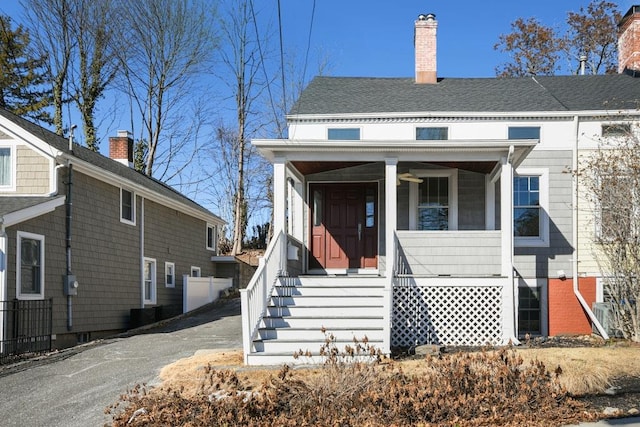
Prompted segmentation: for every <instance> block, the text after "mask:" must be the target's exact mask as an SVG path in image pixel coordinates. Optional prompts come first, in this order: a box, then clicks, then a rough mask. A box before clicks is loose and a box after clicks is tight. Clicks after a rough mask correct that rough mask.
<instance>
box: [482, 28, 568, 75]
mask: <svg viewBox="0 0 640 427" xmlns="http://www.w3.org/2000/svg"><path fill="white" fill-rule="evenodd" d="M511 29H512V30H513V31H512V32H511V33H510V34H501V35H500V37H499V39H498V40H499V41H498V43H497V44H496V45H495V46H494V49H497V50H500V51H501V52H508V53H509V54H510V56H511V62H507V63H505V64H503V65H501V66H499V67H496V74H497V75H498V76H499V77H522V76H541V75H552V74H555V73H556V71H557V70H558V60H559V59H560V55H559V53H558V52H559V50H560V49H561V48H562V40H561V39H560V38H559V37H558V34H557V31H556V30H555V29H553V28H552V27H547V26H545V25H542V24H541V23H540V22H538V20H537V19H535V18H529V19H527V20H525V19H523V18H518V19H517V20H516V21H515V22H513V23H511Z"/></svg>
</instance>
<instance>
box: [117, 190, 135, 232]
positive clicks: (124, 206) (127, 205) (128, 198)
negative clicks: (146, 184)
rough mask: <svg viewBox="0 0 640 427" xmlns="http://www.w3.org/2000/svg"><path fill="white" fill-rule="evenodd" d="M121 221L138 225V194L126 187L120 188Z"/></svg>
mask: <svg viewBox="0 0 640 427" xmlns="http://www.w3.org/2000/svg"><path fill="white" fill-rule="evenodd" d="M120 221H121V222H124V223H125V224H131V225H136V195H135V193H134V192H133V191H129V190H126V189H124V188H121V189H120Z"/></svg>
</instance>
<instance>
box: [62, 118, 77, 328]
mask: <svg viewBox="0 0 640 427" xmlns="http://www.w3.org/2000/svg"><path fill="white" fill-rule="evenodd" d="M75 128H76V126H75V125H73V126H71V129H70V132H69V151H70V152H71V154H73V130H74V129H75ZM68 170H69V174H68V176H67V198H66V200H65V207H66V244H67V245H66V246H67V247H66V249H67V250H66V261H67V276H66V278H65V284H64V286H65V292H66V294H67V331H71V330H72V329H73V303H72V300H73V297H72V296H71V292H69V288H68V286H69V284H68V281H69V280H70V279H69V278H70V277H71V276H72V274H71V219H72V215H71V213H72V209H71V208H72V207H73V203H72V200H71V195H72V186H73V163H71V162H69V167H68Z"/></svg>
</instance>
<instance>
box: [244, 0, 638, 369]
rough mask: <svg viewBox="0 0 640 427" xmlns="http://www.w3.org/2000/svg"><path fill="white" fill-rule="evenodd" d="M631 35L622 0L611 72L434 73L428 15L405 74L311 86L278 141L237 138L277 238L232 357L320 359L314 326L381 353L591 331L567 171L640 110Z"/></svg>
mask: <svg viewBox="0 0 640 427" xmlns="http://www.w3.org/2000/svg"><path fill="white" fill-rule="evenodd" d="M639 24H640V8H639V7H637V6H636V7H634V8H632V9H631V10H630V11H629V13H628V14H627V15H626V16H625V18H624V21H623V24H621V27H620V28H621V34H620V42H621V46H620V49H619V50H620V52H621V53H625V52H626V53H625V54H621V55H620V59H621V61H623V62H622V63H621V64H620V73H619V74H615V75H590V76H586V75H575V76H558V77H525V78H443V77H438V76H437V69H436V30H437V25H438V24H437V21H436V19H435V16H434V15H432V14H428V15H420V16H419V18H418V19H417V20H416V21H415V77H414V78H375V77H360V78H348V77H335V78H332V77H317V78H315V79H314V80H313V81H312V82H311V83H310V84H309V85H308V87H307V88H306V89H305V90H304V91H303V92H302V94H301V96H300V98H299V99H298V101H297V103H296V104H295V106H294V107H293V108H292V110H291V112H290V114H289V115H288V117H287V119H288V138H287V139H282V140H254V141H253V144H254V145H255V146H256V147H258V149H259V150H260V152H261V153H262V154H263V155H264V156H265V157H266V158H268V159H269V160H270V161H271V163H272V164H273V174H274V231H275V233H274V236H275V237H274V239H273V240H272V242H271V244H270V246H269V248H268V250H267V251H266V253H265V257H264V259H263V260H262V264H261V266H260V267H259V269H258V270H257V272H256V275H255V276H254V278H253V280H252V282H251V283H250V285H249V286H248V288H247V290H245V291H243V292H242V303H243V334H244V335H243V336H244V352H245V361H246V363H248V364H272V363H282V362H293V361H294V359H293V358H292V355H293V353H294V352H296V351H299V350H302V352H303V353H304V352H306V351H307V350H308V351H310V352H311V354H318V351H319V349H320V346H321V345H322V344H323V343H324V340H325V334H329V333H331V334H333V341H334V343H335V345H337V346H338V348H343V344H352V345H353V338H354V337H355V338H356V339H364V338H365V337H366V341H367V342H368V343H369V345H373V346H374V347H376V348H378V349H380V350H382V351H383V352H386V353H388V352H390V351H391V349H392V348H411V347H414V346H416V345H421V344H428V343H432V344H439V345H485V344H498V345H499V344H507V343H509V342H512V343H516V342H518V340H519V339H521V338H522V337H523V336H525V335H526V334H529V336H548V335H556V334H583V333H591V330H592V329H591V328H592V324H593V325H594V326H595V327H596V328H600V327H601V325H600V322H598V321H597V318H596V317H595V316H594V315H593V312H592V308H591V307H592V303H594V302H596V300H597V299H598V298H601V294H602V292H601V290H600V291H598V289H597V288H598V286H599V281H598V280H597V279H598V276H599V274H600V273H599V272H598V271H595V270H593V269H591V268H592V266H593V263H587V264H586V265H585V266H584V267H583V265H582V264H581V263H580V260H581V259H582V258H583V257H591V255H590V250H589V241H588V238H587V236H586V235H587V234H588V232H586V231H585V232H584V233H582V235H579V233H578V221H577V218H578V216H579V215H578V212H577V210H578V207H579V206H578V203H577V200H578V192H579V191H580V189H579V188H578V186H577V183H576V182H577V180H576V175H575V174H574V171H575V170H576V168H577V164H578V153H579V152H580V151H581V150H583V149H589V148H593V147H594V146H596V144H595V141H596V139H597V138H600V137H607V130H608V129H611V128H612V127H611V126H610V125H611V124H616V123H620V122H627V121H628V120H631V121H637V120H638V118H639V117H640V112H639V111H638V101H639V100H640V79H638V78H635V77H634V76H633V74H634V71H637V70H640V63H638V58H640V43H639V40H640V25H639ZM629 32H632V33H633V34H631V35H630V33H629ZM633 61H635V62H633ZM581 215H583V214H581ZM579 238H582V239H583V240H585V239H586V240H585V241H579ZM303 359H305V358H303ZM303 361H304V360H303Z"/></svg>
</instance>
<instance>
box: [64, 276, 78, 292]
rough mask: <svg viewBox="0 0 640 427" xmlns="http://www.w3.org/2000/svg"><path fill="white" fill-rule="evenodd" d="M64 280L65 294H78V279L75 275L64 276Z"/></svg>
mask: <svg viewBox="0 0 640 427" xmlns="http://www.w3.org/2000/svg"><path fill="white" fill-rule="evenodd" d="M62 280H63V282H64V294H65V295H66V296H70V295H78V281H77V280H76V276H74V275H71V274H70V275H66V276H62Z"/></svg>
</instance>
